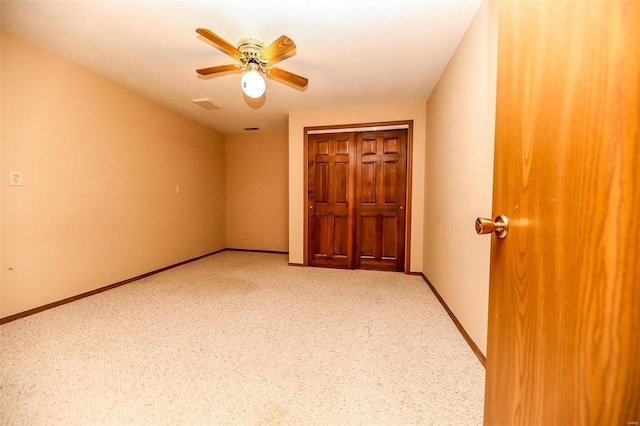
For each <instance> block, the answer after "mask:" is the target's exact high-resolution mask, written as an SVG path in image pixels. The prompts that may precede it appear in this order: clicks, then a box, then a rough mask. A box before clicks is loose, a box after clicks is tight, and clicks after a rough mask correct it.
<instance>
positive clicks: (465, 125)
mask: <svg viewBox="0 0 640 426" xmlns="http://www.w3.org/2000/svg"><path fill="white" fill-rule="evenodd" d="M496 78H497V14H496V11H495V9H494V5H493V4H489V3H487V2H485V3H484V4H483V5H482V6H481V7H480V9H479V11H478V13H477V15H476V17H475V19H474V20H473V22H472V23H471V26H470V27H469V29H468V30H467V33H466V35H465V36H464V38H463V39H462V41H461V43H460V45H459V46H458V49H457V50H456V53H455V55H454V56H453V58H452V59H451V61H450V62H449V64H448V66H447V68H446V70H445V72H444V74H443V75H442V77H441V78H440V81H439V82H438V85H437V86H436V88H435V90H434V92H433V94H432V95H431V97H430V98H429V100H428V102H427V144H426V176H425V179H426V185H425V203H426V205H427V206H428V208H426V209H425V214H424V221H425V223H428V224H429V226H425V229H424V246H425V249H424V274H425V275H426V276H427V278H428V279H429V280H430V281H431V283H432V284H433V285H434V287H435V288H436V289H437V290H438V293H439V294H440V295H441V296H442V298H443V299H444V300H445V301H446V303H447V305H448V306H449V308H451V310H452V311H453V313H454V314H455V315H456V317H457V318H458V320H460V322H461V324H462V326H463V327H464V328H465V330H466V331H467V332H468V333H469V335H470V336H471V338H472V339H473V341H474V342H475V343H476V345H478V347H479V348H480V350H481V351H483V353H485V355H486V344H487V320H488V318H487V316H488V298H489V256H490V242H491V238H490V236H478V235H476V233H475V228H474V223H475V219H476V217H478V216H486V217H489V216H490V215H491V197H492V187H493V146H494V128H495V107H496Z"/></svg>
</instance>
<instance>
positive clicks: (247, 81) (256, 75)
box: [196, 28, 309, 98]
mask: <svg viewBox="0 0 640 426" xmlns="http://www.w3.org/2000/svg"><path fill="white" fill-rule="evenodd" d="M196 32H197V33H198V34H200V35H201V36H203V37H205V38H206V39H208V40H210V41H211V42H213V44H215V45H216V46H218V47H219V48H220V50H222V51H223V52H225V53H226V54H227V55H229V56H231V57H232V58H234V59H236V60H237V61H238V62H240V63H239V64H231V65H219V66H215V67H209V68H199V69H197V70H196V72H197V73H198V74H200V75H211V74H216V73H222V72H227V71H244V72H245V73H244V75H243V76H242V82H241V84H242V90H243V91H244V93H246V95H247V96H249V97H251V98H259V97H261V96H262V95H263V94H264V90H265V82H264V79H263V78H262V76H261V75H260V73H263V74H266V75H268V76H271V77H274V78H276V79H279V80H282V81H284V82H286V83H289V84H291V85H293V86H295V87H299V88H301V89H304V88H305V87H307V85H308V84H309V80H307V79H306V78H304V77H301V76H299V75H297V74H294V73H291V72H289V71H285V70H283V69H280V68H276V67H274V66H272V65H270V64H273V63H275V62H276V61H277V60H283V59H286V58H287V57H288V56H286V55H287V54H289V53H291V52H293V51H294V50H295V49H296V45H295V43H294V42H293V40H291V39H290V38H289V37H287V36H285V35H283V36H280V37H279V38H278V39H277V40H276V41H274V42H273V43H271V44H270V45H268V46H267V47H264V43H262V41H260V40H258V39H256V38H252V37H246V38H243V39H241V40H240V41H239V42H238V47H237V48H236V47H234V46H233V45H232V44H230V43H229V42H227V41H225V40H224V39H222V38H221V37H220V36H218V35H216V34H214V33H213V32H211V31H209V30H207V29H205V28H198V29H196Z"/></svg>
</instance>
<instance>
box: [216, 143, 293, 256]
mask: <svg viewBox="0 0 640 426" xmlns="http://www.w3.org/2000/svg"><path fill="white" fill-rule="evenodd" d="M287 138H288V135H287V132H280V133H263V132H253V133H243V134H234V135H227V137H226V149H225V152H226V157H225V158H226V161H225V165H226V176H227V177H226V188H227V190H226V193H227V198H226V200H227V215H226V217H227V227H226V231H227V240H226V241H227V247H228V248H240V249H252V250H270V251H283V252H286V251H288V245H289V240H288V224H289V217H288V213H289V212H288V196H289V194H288V192H287V190H288V186H287V179H288V165H289V163H288V151H287V150H288V139H287Z"/></svg>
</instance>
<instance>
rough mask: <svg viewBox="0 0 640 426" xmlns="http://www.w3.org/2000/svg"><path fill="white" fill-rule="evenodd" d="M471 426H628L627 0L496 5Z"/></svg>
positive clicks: (633, 53)
mask: <svg viewBox="0 0 640 426" xmlns="http://www.w3.org/2000/svg"><path fill="white" fill-rule="evenodd" d="M499 7H500V18H499V22H500V24H499V25H500V27H499V37H498V39H499V47H498V58H499V59H498V94H497V118H496V150H495V177H494V180H495V181H494V211H493V214H494V216H495V215H498V214H505V215H507V216H508V218H509V220H510V224H511V225H510V231H509V235H508V236H507V238H506V239H505V240H501V241H498V240H497V239H496V238H495V237H493V240H492V254H491V284H490V296H489V339H488V349H487V386H486V398H485V399H486V407H485V423H486V424H488V425H494V424H495V425H505V424H508V425H520V424H527V425H528V424H540V425H557V424H563V425H565V424H576V425H604V424H606V425H627V424H630V422H638V421H640V362H638V357H639V354H640V338H639V336H640V313H639V312H640V311H639V308H640V266H639V265H640V213H639V212H640V129H639V126H638V119H639V117H640V101H639V97H640V2H636V1H626V2H625V1H589V2H587V1H580V2H565V1H551V2H500V3H499Z"/></svg>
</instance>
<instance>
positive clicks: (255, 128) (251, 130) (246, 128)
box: [244, 127, 260, 132]
mask: <svg viewBox="0 0 640 426" xmlns="http://www.w3.org/2000/svg"><path fill="white" fill-rule="evenodd" d="M244 129H245V130H246V131H247V132H255V131H256V130H260V129H259V128H258V127H245V128H244Z"/></svg>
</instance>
